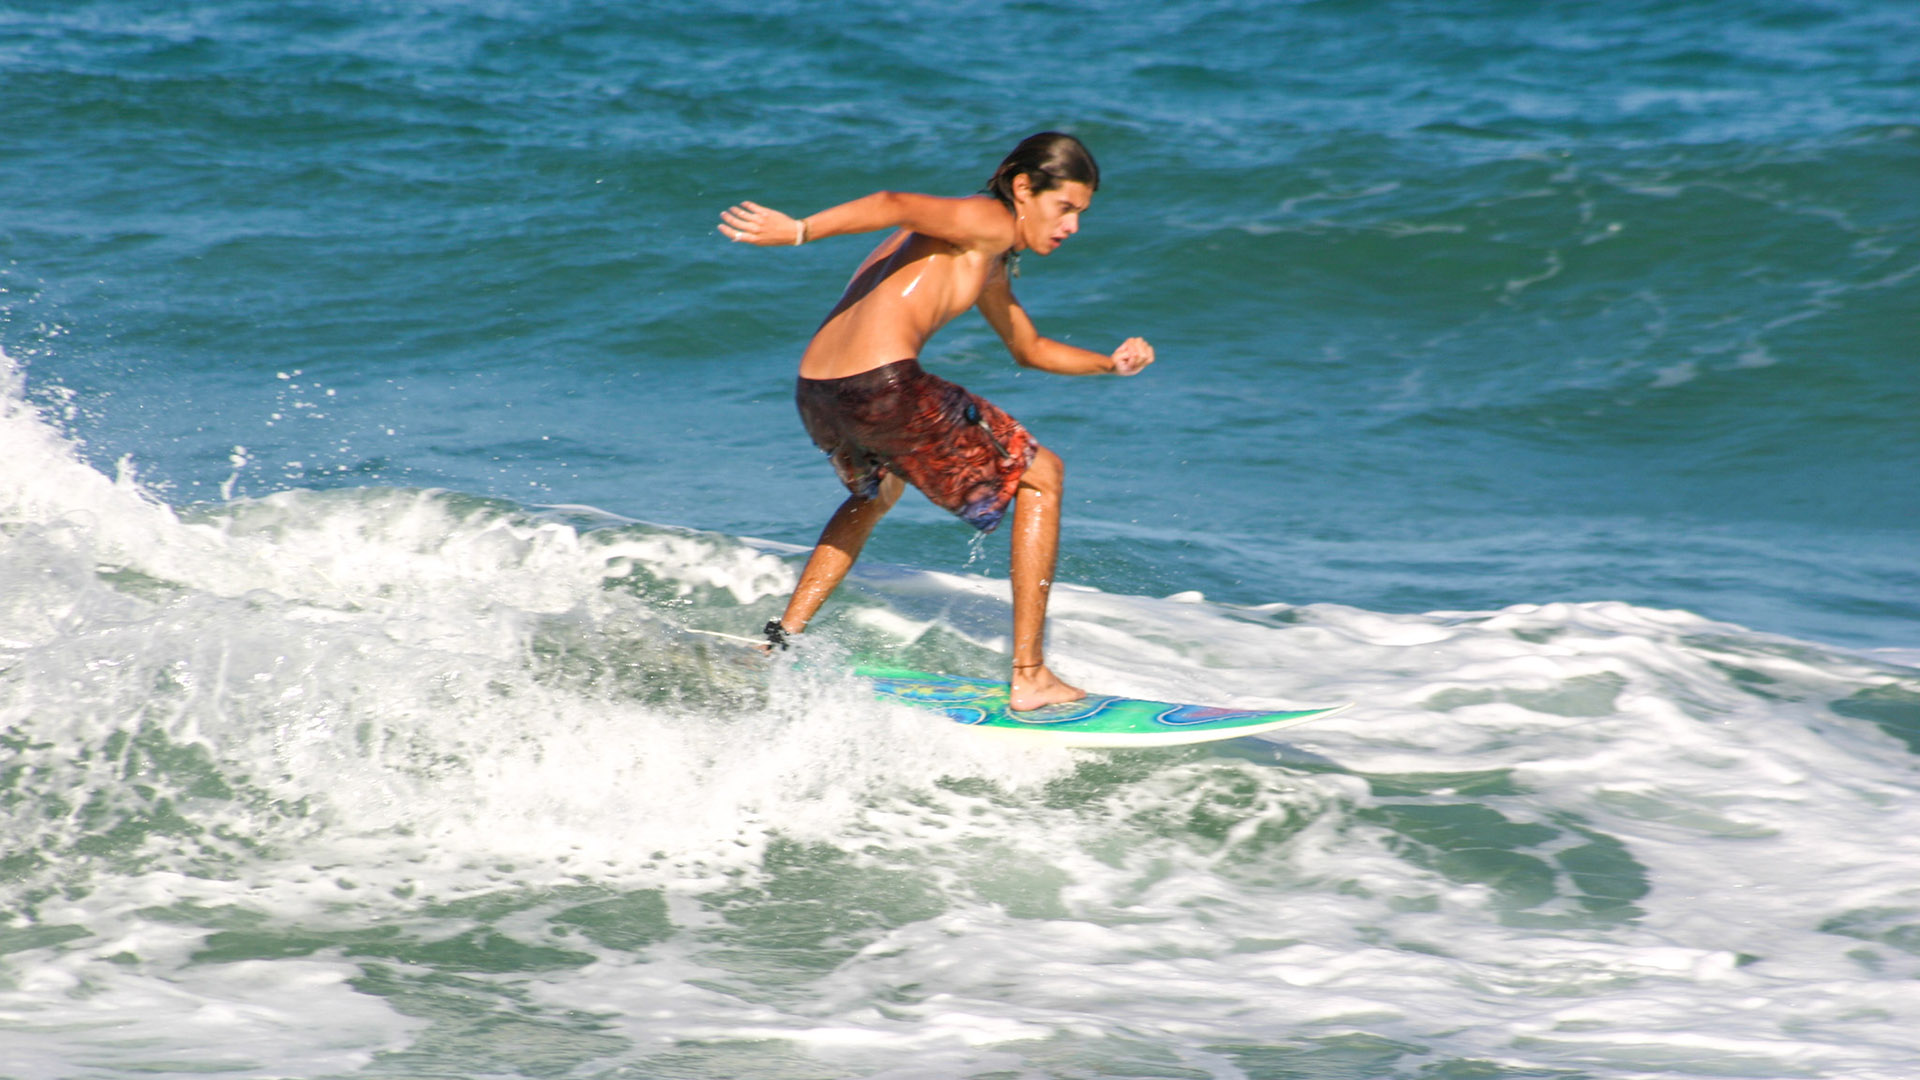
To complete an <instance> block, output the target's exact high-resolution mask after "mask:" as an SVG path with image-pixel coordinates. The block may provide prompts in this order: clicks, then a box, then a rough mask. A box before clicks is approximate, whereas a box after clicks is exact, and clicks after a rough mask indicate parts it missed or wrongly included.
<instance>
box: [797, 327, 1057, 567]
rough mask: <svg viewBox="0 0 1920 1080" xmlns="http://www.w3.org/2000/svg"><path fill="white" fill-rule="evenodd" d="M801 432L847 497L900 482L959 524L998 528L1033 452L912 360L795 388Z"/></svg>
mask: <svg viewBox="0 0 1920 1080" xmlns="http://www.w3.org/2000/svg"><path fill="white" fill-rule="evenodd" d="M793 396H794V402H795V404H797V405H798V406H799V407H800V422H801V423H803V424H805V425H806V426H807V434H808V435H809V436H810V437H812V439H813V444H814V445H815V446H818V447H819V448H820V449H821V450H822V451H824V452H825V453H826V454H827V455H828V456H829V457H831V458H832V459H833V471H834V472H835V473H837V474H839V476H840V482H841V483H842V484H845V485H846V486H847V490H848V491H850V492H852V493H853V494H855V495H857V496H859V497H860V498H863V499H872V498H876V497H877V496H878V495H879V494H880V481H881V480H882V479H884V478H885V477H886V476H887V475H889V474H897V475H899V476H900V477H901V478H902V479H904V480H906V481H907V482H908V483H909V484H912V485H913V486H914V487H917V488H919V489H920V491H921V493H922V494H924V495H926V497H927V498H928V499H930V500H932V502H933V504H934V505H935V506H938V507H940V508H942V509H944V510H946V511H948V512H949V513H952V514H956V515H958V516H959V518H960V519H961V520H962V521H965V522H966V523H967V524H969V525H971V526H973V527H974V528H976V529H979V530H980V531H981V532H989V531H991V530H992V529H993V527H994V526H996V525H998V524H1000V519H1001V518H1002V517H1003V516H1005V514H1006V512H1007V504H1008V503H1010V502H1012V501H1013V496H1014V492H1015V491H1016V490H1017V489H1018V488H1019V487H1020V477H1022V476H1023V475H1025V474H1026V471H1027V466H1028V465H1030V464H1032V463H1033V455H1034V453H1035V452H1036V451H1037V450H1038V449H1039V444H1038V443H1036V442H1034V441H1033V436H1032V435H1029V434H1027V429H1026V428H1024V427H1021V426H1020V422H1019V421H1018V420H1015V419H1014V418H1013V417H1011V416H1008V415H1007V414H1006V413H1004V412H1002V411H1000V409H998V408H996V407H995V406H994V405H993V404H992V403H990V402H988V401H987V400H986V399H985V398H982V397H977V396H975V395H973V394H970V393H968V392H967V391H965V390H963V389H961V388H960V387H959V386H957V385H955V384H954V383H950V382H948V381H947V380H945V379H943V378H941V377H940V376H938V375H929V374H927V373H926V372H925V371H923V370H921V368H920V363H919V361H917V360H896V361H894V362H893V363H891V364H886V365H883V366H881V367H877V368H874V369H873V370H872V371H863V372H861V373H860V374H858V375H849V376H847V377H846V378H843V379H804V378H803V379H801V380H800V381H799V383H798V384H797V385H796V386H795V388H794V394H793Z"/></svg>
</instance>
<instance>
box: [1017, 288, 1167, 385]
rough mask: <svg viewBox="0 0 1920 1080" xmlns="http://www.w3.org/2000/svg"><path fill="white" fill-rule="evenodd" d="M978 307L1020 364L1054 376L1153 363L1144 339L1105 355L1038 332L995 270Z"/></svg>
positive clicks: (1117, 371) (1128, 370)
mask: <svg viewBox="0 0 1920 1080" xmlns="http://www.w3.org/2000/svg"><path fill="white" fill-rule="evenodd" d="M979 307H980V314H982V315H984V316H986V319H987V322H988V323H989V324H991V325H992V326H993V330H994V332H995V333H997V334H999V335H1000V340H1001V341H1003V342H1005V343H1006V345H1007V351H1008V352H1010V353H1012V354H1013V361H1014V363H1016V364H1019V365H1020V366H1021V367H1030V368H1034V369H1036V370H1039V371H1050V372H1053V373H1054V374H1056V375H1108V374H1112V375H1136V374H1138V373H1139V372H1140V371H1141V370H1142V369H1143V368H1145V367H1146V366H1147V365H1148V364H1151V363H1153V346H1151V345H1149V344H1147V342H1146V340H1145V339H1144V338H1137V337H1134V338H1128V339H1127V340H1125V341H1123V342H1121V343H1120V347H1119V348H1117V349H1115V350H1114V351H1113V354H1112V355H1110V356H1109V355H1104V354H1102V353H1097V352H1094V351H1092V350H1091V349H1082V348H1080V347H1079V346H1077V345H1069V344H1067V343H1066V342H1064V341H1055V340H1054V339H1052V338H1050V337H1046V336H1044V335H1042V334H1041V333H1040V331H1039V330H1038V329H1036V328H1035V327H1034V325H1033V320H1032V319H1031V318H1029V317H1028V315H1027V309H1025V308H1023V307H1021V306H1020V301H1018V300H1016V299H1014V296H1013V287H1012V286H1011V285H1009V284H1008V283H1007V278H1006V275H1005V274H1003V273H1000V272H998V271H996V272H995V273H994V275H993V276H992V277H991V278H989V279H988V281H987V285H986V288H985V289H983V290H981V292H980V304H979Z"/></svg>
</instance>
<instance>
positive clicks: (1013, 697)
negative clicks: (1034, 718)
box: [1007, 664, 1087, 712]
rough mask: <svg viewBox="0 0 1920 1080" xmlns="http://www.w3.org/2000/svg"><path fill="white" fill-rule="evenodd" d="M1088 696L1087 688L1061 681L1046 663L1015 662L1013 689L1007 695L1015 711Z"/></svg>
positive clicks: (1024, 710) (1008, 705) (1011, 707)
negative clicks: (1023, 663)
mask: <svg viewBox="0 0 1920 1080" xmlns="http://www.w3.org/2000/svg"><path fill="white" fill-rule="evenodd" d="M1086 696H1087V692H1086V691H1085V690H1082V689H1080V688H1079V687H1077V686H1068V685H1067V684H1066V683H1063V682H1061V681H1060V678H1059V676H1057V675H1055V674H1054V673H1053V672H1052V671H1049V670H1048V669H1047V665H1045V664H1026V665H1022V664H1015V665H1014V666H1013V690H1012V693H1010V694H1008V695H1007V707H1008V708H1010V709H1012V710H1013V711H1014V712H1026V711H1027V710H1029V709H1038V708H1040V707H1041V706H1043V705H1060V704H1064V703H1065V702H1069V701H1079V700H1080V699H1081V698H1083V697H1086Z"/></svg>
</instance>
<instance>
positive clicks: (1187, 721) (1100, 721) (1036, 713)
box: [855, 667, 1348, 747]
mask: <svg viewBox="0 0 1920 1080" xmlns="http://www.w3.org/2000/svg"><path fill="white" fill-rule="evenodd" d="M855 674H857V675H859V676H861V677H862V678H865V679H868V680H871V681H872V683H873V691H874V694H875V695H876V696H877V697H879V698H880V699H881V700H883V701H898V702H903V703H905V704H908V705H917V706H920V707H922V708H926V709H931V710H933V711H935V712H939V713H944V714H945V715H946V717H947V719H949V720H952V721H954V722H956V723H960V724H966V725H968V726H969V727H973V728H977V729H980V730H983V731H991V732H993V733H995V734H1003V735H1009V736H1015V737H1019V738H1023V739H1031V740H1034V741H1036V742H1045V743H1049V744H1051V745H1055V746H1081V747H1088V746H1092V747H1125V746H1180V745H1183V744H1186V743H1200V742H1212V741H1214V740H1216V739H1235V738H1239V737H1240V736H1243V735H1258V734H1260V733H1262V732H1267V731H1277V730H1279V729H1281V728H1288V727H1293V726H1295V725H1297V724H1304V723H1307V722H1309V721H1312V720H1318V719H1320V718H1321V717H1323V716H1332V715H1333V714H1334V713H1337V712H1339V711H1341V710H1342V709H1345V708H1347V707H1348V706H1347V705H1330V706H1322V707H1319V708H1312V709H1295V710H1290V711H1285V712H1275V711H1258V710H1249V709H1215V708H1209V707H1207V706H1204V705H1180V704H1176V703H1173V702H1167V701H1140V700H1137V699H1135V698H1123V697H1112V696H1109V695H1106V694H1089V695H1087V696H1086V697H1085V698H1082V699H1081V700H1079V701H1073V702H1068V703H1067V704H1065V705H1049V706H1047V707H1045V708H1040V709H1033V710H1030V711H1028V712H1014V711H1012V710H1011V709H1009V708H1008V707H1007V689H1008V688H1007V684H1006V683H1003V682H994V681H993V680H991V679H973V678H968V677H966V676H962V675H938V674H934V673H931V672H925V671H905V670H901V669H897V668H872V667H870V668H861V669H859V670H858V671H856V672H855Z"/></svg>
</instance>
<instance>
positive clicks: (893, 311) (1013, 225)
mask: <svg viewBox="0 0 1920 1080" xmlns="http://www.w3.org/2000/svg"><path fill="white" fill-rule="evenodd" d="M1099 186H1100V169H1099V166H1098V165H1096V164H1095V163H1094V160H1093V156H1092V155H1091V154H1089V153H1088V152H1087V149H1086V147H1084V146H1082V145H1081V144H1080V141H1079V140H1078V139H1075V138H1073V137H1072V136H1071V135H1062V134H1059V133H1057V132H1042V133H1040V134H1038V135H1034V136H1032V137H1030V138H1028V139H1026V140H1024V141H1022V142H1021V143H1020V145H1019V146H1017V147H1015V148H1014V150H1013V152H1012V153H1011V154H1009V155H1007V158H1006V160H1005V161H1003V162H1001V163H1000V167H999V169H998V170H996V171H995V172H994V174H993V178H992V180H990V181H989V182H988V185H987V191H986V193H984V194H981V195H973V196H969V197H966V198H958V199H954V198H940V197H937V196H933V195H914V194H909V193H906V192H897V191H880V192H875V193H874V194H872V195H868V196H866V197H864V198H859V199H855V200H853V201H852V202H848V203H842V204H840V205H839V206H835V207H831V208H829V209H826V210H822V211H820V212H819V213H816V214H810V215H808V216H806V217H803V218H792V217H789V216H787V215H786V214H783V213H781V212H780V211H778V210H771V209H768V208H767V207H764V206H760V205H758V204H756V203H751V202H743V203H741V204H740V205H738V206H734V207H731V208H729V209H728V210H727V211H726V212H725V213H723V214H722V215H721V222H722V224H721V226H720V232H721V234H722V235H724V236H726V237H727V238H728V239H731V240H734V241H736V242H739V243H745V244H756V245H759V246H762V247H771V246H783V245H789V244H792V245H798V244H804V243H807V242H809V241H812V240H820V239H824V238H826V237H829V236H842V235H845V234H848V233H866V232H875V231H877V230H880V229H893V230H896V231H894V232H893V233H892V234H891V235H890V236H888V237H887V239H886V240H884V241H882V242H881V244H880V246H879V247H876V248H874V249H873V253H872V254H870V255H868V256H867V258H866V261H864V262H862V263H861V264H860V269H859V271H858V272H856V273H855V274H854V276H853V280H852V282H850V283H849V284H848V286H847V291H846V293H845V294H844V295H842V296H841V297H840V302H839V303H837V304H835V305H834V307H833V310H832V311H830V312H828V313H827V318H826V321H825V322H823V323H821V324H820V328H819V330H817V331H815V332H814V335H813V340H812V341H811V342H810V343H809V344H808V345H807V351H806V352H805V353H804V354H802V355H801V357H800V379H799V383H798V385H797V387H796V391H795V398H796V400H797V402H798V404H799V407H800V417H801V420H802V421H803V422H804V423H805V424H806V427H807V433H808V434H809V435H810V436H812V438H813V441H814V443H815V445H817V446H819V447H820V449H821V450H823V451H825V452H826V453H828V454H829V455H831V456H832V459H833V466H834V470H835V472H837V473H838V474H839V476H840V479H841V482H842V483H844V484H845V485H846V486H847V489H848V490H849V491H850V492H851V493H852V494H851V495H850V496H849V497H848V498H847V500H846V502H844V503H842V504H841V506H840V509H839V510H837V511H835V512H834V515H833V518H832V519H831V520H830V521H828V522H827V527H826V529H825V530H824V531H823V532H822V533H821V534H820V542H819V544H818V545H817V546H816V547H815V548H814V550H813V556H812V558H810V559H809V560H808V561H807V566H806V569H805V570H804V571H803V572H802V573H801V575H800V583H799V585H798V586H797V587H796V588H795V589H794V593H793V597H792V599H790V600H789V601H788V603H787V610H786V613H785V614H784V615H782V616H781V617H780V618H779V619H778V620H775V621H774V622H770V623H768V624H767V636H768V638H769V639H770V640H771V641H772V642H773V643H774V644H775V645H784V644H785V643H786V639H787V637H788V636H789V635H791V634H797V633H799V632H801V631H802V630H804V629H806V625H807V623H808V621H809V620H811V619H812V618H813V616H814V613H815V612H817V611H819V610H820V605H821V604H822V603H824V602H825V601H826V599H827V596H828V595H829V594H830V593H832V592H833V590H834V588H835V587H837V586H838V585H839V584H840V582H841V581H842V580H843V579H844V578H845V577H846V575H847V571H848V569H850V568H851V567H852V566H853V562H854V560H855V559H857V558H859V556H860V549H861V548H862V547H864V546H865V545H866V542H867V537H868V536H870V535H872V533H873V527H874V525H876V524H878V523H879V521H880V518H881V516H882V515H884V514H885V513H886V512H887V511H888V510H889V509H890V508H892V506H893V504H894V502H895V501H896V500H898V499H899V498H900V493H901V490H902V488H903V485H904V483H905V482H907V481H911V482H912V483H913V485H914V486H915V487H917V488H919V489H920V490H921V491H922V492H924V493H925V494H926V496H927V498H929V499H931V500H932V501H933V502H934V503H935V504H936V505H938V506H941V507H943V508H945V509H947V510H949V511H951V512H953V513H955V514H957V515H959V516H960V517H961V518H962V519H963V520H965V521H966V522H967V523H969V524H971V525H973V526H974V527H975V528H977V529H980V530H981V531H983V532H984V531H987V530H990V529H992V528H993V527H994V526H996V525H998V524H999V523H1000V519H1001V517H1002V516H1003V515H1004V514H1005V513H1006V509H1007V504H1008V503H1009V502H1012V503H1013V508H1014V509H1013V552H1012V567H1011V570H1012V573H1011V577H1012V585H1013V674H1012V679H1011V682H1012V695H1011V704H1012V707H1013V708H1014V709H1017V710H1026V709H1035V708H1039V707H1040V706H1042V705H1053V704H1058V703H1060V702H1065V701H1073V700H1076V699H1078V698H1081V697H1084V696H1085V691H1083V690H1081V689H1079V688H1078V687H1074V686H1069V685H1067V684H1066V683H1064V682H1062V681H1060V679H1059V678H1057V677H1056V676H1055V675H1054V674H1053V672H1052V671H1051V670H1049V669H1048V668H1047V665H1046V661H1045V658H1044V656H1043V655H1042V640H1043V637H1044V633H1045V628H1046V616H1047V594H1048V590H1049V589H1050V588H1051V586H1052V584H1053V570H1054V562H1055V558H1056V556H1057V554H1058V551H1059V547H1060V500H1061V493H1062V491H1063V489H1064V481H1065V467H1064V466H1063V465H1062V463H1061V461H1060V458H1059V457H1058V456H1057V455H1055V454H1054V453H1053V452H1052V451H1050V450H1048V449H1046V448H1045V447H1043V446H1041V445H1040V444H1039V443H1037V442H1035V441H1034V440H1033V437H1032V436H1031V435H1029V434H1028V433H1027V430H1026V429H1025V428H1023V427H1021V426H1020V424H1019V422H1018V421H1016V420H1014V419H1013V418H1012V417H1010V416H1008V415H1007V414H1006V413H1004V412H1002V411H1000V410H999V409H998V408H996V407H994V406H993V405H992V404H990V403H989V402H987V401H986V400H985V399H983V398H979V397H976V396H974V395H973V394H970V393H968V392H967V391H965V390H963V389H961V388H960V387H958V386H955V385H954V384H953V383H951V382H948V381H947V380H945V379H942V378H939V377H938V376H935V375H929V374H927V373H926V372H924V371H922V370H921V369H920V365H919V363H918V359H917V358H918V357H919V355H920V350H921V348H922V347H923V346H925V345H926V343H927V339H929V338H931V337H932V336H933V334H934V332H935V331H936V330H938V329H940V328H941V327H942V326H944V325H946V324H947V323H948V322H949V321H951V320H952V319H953V318H954V316H956V315H959V314H960V313H961V312H963V311H965V310H967V309H968V308H970V307H976V306H977V307H979V309H980V313H981V314H982V315H984V316H986V319H987V322H988V323H990V324H992V326H993V329H994V331H995V332H996V333H998V334H999V335H1000V339H1001V340H1002V341H1004V342H1005V343H1006V346H1007V350H1008V351H1009V352H1011V353H1012V354H1013V359H1014V361H1015V362H1017V363H1019V364H1020V365H1022V366H1023V367H1031V368H1038V369H1040V370H1041V371H1051V372H1055V373H1057V374H1061V375H1094V374H1101V373H1106V372H1112V373H1114V374H1118V375H1133V374H1136V373H1138V372H1139V371H1140V370H1142V369H1143V368H1145V367H1146V366H1147V365H1148V364H1151V363H1153V347H1152V346H1151V345H1148V344H1147V343H1146V342H1145V341H1144V340H1142V339H1140V338H1128V339H1127V340H1126V341H1125V342H1122V343H1121V345H1120V347H1119V348H1117V349H1115V350H1114V351H1113V354H1112V355H1110V356H1107V355H1102V354H1100V353H1096V352H1090V351H1088V350H1086V349H1081V348H1076V347H1074V346H1072V345H1068V344H1066V343H1064V342H1059V341H1054V340H1053V339H1051V338H1046V337H1042V336H1041V335H1040V333H1039V331H1038V330H1036V329H1035V328H1034V325H1033V321H1032V320H1031V319H1029V318H1028V317H1027V313H1026V310H1025V309H1023V308H1022V307H1021V306H1020V302H1019V301H1017V300H1015V299H1014V298H1013V289H1012V283H1011V281H1010V280H1009V279H1010V278H1011V277H1013V276H1015V275H1016V274H1017V273H1018V264H1017V262H1015V260H1016V259H1017V258H1018V257H1019V255H1020V253H1021V252H1025V251H1031V252H1033V253H1035V254H1036V255H1041V256H1046V255H1050V254H1052V253H1053V252H1054V251H1055V250H1056V249H1058V248H1059V246H1060V245H1061V244H1062V243H1064V242H1065V241H1066V239H1067V238H1068V237H1070V236H1072V235H1073V234H1074V233H1076V232H1079V231H1080V215H1081V214H1082V213H1084V212H1085V211H1086V209H1087V207H1088V205H1089V204H1090V203H1092V201H1093V193H1094V191H1095V189H1097V188H1098V187H1099Z"/></svg>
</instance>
